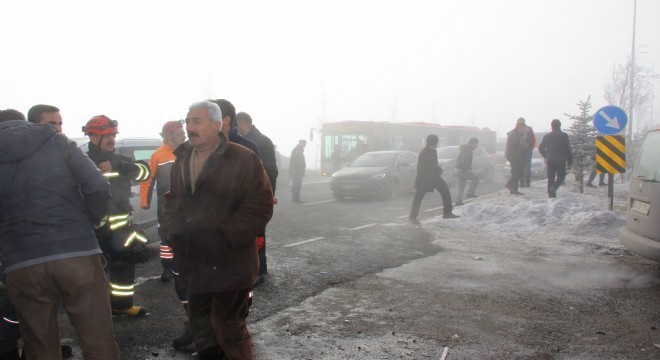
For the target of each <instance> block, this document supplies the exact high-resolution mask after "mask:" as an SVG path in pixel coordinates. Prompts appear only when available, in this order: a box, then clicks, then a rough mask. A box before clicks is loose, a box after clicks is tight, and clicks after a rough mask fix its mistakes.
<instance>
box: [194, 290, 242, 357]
mask: <svg viewBox="0 0 660 360" xmlns="http://www.w3.org/2000/svg"><path fill="white" fill-rule="evenodd" d="M251 291H252V290H251V289H243V290H238V291H232V292H226V293H219V294H197V293H188V314H189V315H188V316H189V321H190V332H191V333H192V337H193V341H194V343H195V347H196V349H197V354H198V356H199V359H225V358H226V359H241V360H249V359H253V358H254V352H253V345H252V338H251V337H250V333H249V332H248V328H247V322H246V321H245V318H246V317H247V314H248V311H249V306H250V298H251V296H250V292H251Z"/></svg>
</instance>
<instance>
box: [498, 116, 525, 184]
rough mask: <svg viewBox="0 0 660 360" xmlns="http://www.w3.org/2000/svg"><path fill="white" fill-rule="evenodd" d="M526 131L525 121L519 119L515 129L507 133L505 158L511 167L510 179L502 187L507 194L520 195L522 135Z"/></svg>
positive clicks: (523, 166) (523, 168)
mask: <svg viewBox="0 0 660 360" xmlns="http://www.w3.org/2000/svg"><path fill="white" fill-rule="evenodd" d="M526 130H527V126H525V119H523V118H520V119H518V121H517V122H516V127H515V128H514V129H513V130H511V131H509V133H507V134H506V135H507V137H506V152H505V154H504V155H505V157H506V159H507V160H508V161H509V165H511V178H509V181H508V182H507V183H506V184H505V185H504V186H505V187H506V188H507V189H509V194H513V195H522V194H523V193H521V192H520V191H518V182H519V181H520V179H522V178H523V177H524V176H525V147H524V146H523V134H524V133H525V131H526Z"/></svg>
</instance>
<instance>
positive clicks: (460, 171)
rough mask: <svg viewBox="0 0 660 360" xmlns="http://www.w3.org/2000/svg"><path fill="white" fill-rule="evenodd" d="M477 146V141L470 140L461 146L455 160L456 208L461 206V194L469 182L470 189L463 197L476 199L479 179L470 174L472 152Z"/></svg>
mask: <svg viewBox="0 0 660 360" xmlns="http://www.w3.org/2000/svg"><path fill="white" fill-rule="evenodd" d="M478 145H479V139H477V138H471V139H470V140H469V141H468V143H467V144H464V145H461V147H460V152H459V153H458V158H456V177H457V178H458V194H457V195H456V206H461V205H463V193H464V192H465V185H466V184H467V181H468V180H470V188H469V189H468V191H467V194H466V195H465V196H466V197H467V198H468V199H469V198H475V197H477V194H475V192H476V191H477V185H478V184H479V177H478V176H477V175H476V174H475V173H473V172H472V158H473V151H474V149H476V148H477V146H478Z"/></svg>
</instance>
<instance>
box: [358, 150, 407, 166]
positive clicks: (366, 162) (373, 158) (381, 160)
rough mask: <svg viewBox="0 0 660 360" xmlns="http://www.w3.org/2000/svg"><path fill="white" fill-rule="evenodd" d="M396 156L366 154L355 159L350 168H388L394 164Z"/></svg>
mask: <svg viewBox="0 0 660 360" xmlns="http://www.w3.org/2000/svg"><path fill="white" fill-rule="evenodd" d="M395 158H396V155H395V154H387V153H380V154H379V153H366V154H362V155H360V156H359V157H358V158H357V159H355V160H354V161H353V162H352V163H351V165H350V167H387V166H392V164H394V160H395Z"/></svg>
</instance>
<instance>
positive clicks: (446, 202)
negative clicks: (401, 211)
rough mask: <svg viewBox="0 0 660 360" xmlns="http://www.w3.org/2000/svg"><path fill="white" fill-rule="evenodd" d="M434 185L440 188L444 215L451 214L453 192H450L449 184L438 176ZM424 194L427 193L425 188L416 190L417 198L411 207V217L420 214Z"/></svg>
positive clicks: (414, 217)
mask: <svg viewBox="0 0 660 360" xmlns="http://www.w3.org/2000/svg"><path fill="white" fill-rule="evenodd" d="M433 187H434V189H435V190H438V192H439V193H440V196H441V197H442V213H443V214H444V215H447V214H451V211H452V210H453V207H452V204H451V193H450V192H449V186H447V183H446V182H445V181H444V180H442V178H441V177H438V178H437V179H436V180H435V184H434V186H433ZM424 195H426V191H424V190H419V189H417V192H415V198H414V199H413V203H412V208H411V209H410V218H411V219H417V215H419V208H420V207H421V206H422V199H424Z"/></svg>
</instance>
